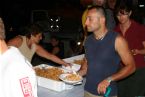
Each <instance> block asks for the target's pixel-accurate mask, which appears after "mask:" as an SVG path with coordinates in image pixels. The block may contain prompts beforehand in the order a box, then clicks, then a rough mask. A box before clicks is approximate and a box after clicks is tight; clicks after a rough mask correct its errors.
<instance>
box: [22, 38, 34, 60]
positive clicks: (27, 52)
mask: <svg viewBox="0 0 145 97" xmlns="http://www.w3.org/2000/svg"><path fill="white" fill-rule="evenodd" d="M22 38H23V42H22V44H21V46H20V47H19V50H20V51H21V53H22V54H23V55H24V56H25V57H26V58H27V59H28V61H29V62H31V60H32V57H33V55H34V53H35V52H36V45H35V44H32V46H31V48H29V47H28V45H27V42H26V36H22Z"/></svg>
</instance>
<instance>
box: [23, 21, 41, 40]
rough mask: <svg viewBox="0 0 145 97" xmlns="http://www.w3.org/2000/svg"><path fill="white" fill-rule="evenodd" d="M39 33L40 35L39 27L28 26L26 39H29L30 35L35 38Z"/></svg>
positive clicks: (36, 25) (34, 25)
mask: <svg viewBox="0 0 145 97" xmlns="http://www.w3.org/2000/svg"><path fill="white" fill-rule="evenodd" d="M39 33H42V30H41V27H40V26H39V25H38V24H35V23H34V24H31V25H30V26H28V29H27V34H26V37H27V38H31V35H34V36H36V35H37V34H39Z"/></svg>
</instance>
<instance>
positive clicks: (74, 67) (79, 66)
mask: <svg viewBox="0 0 145 97" xmlns="http://www.w3.org/2000/svg"><path fill="white" fill-rule="evenodd" d="M62 68H63V69H66V70H68V71H75V72H77V71H79V70H80V68H81V65H79V64H72V66H71V67H70V66H66V67H65V66H62Z"/></svg>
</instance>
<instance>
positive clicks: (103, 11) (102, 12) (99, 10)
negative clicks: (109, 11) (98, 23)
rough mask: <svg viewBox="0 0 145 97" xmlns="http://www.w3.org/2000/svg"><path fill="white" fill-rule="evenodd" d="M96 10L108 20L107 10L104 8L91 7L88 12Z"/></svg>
mask: <svg viewBox="0 0 145 97" xmlns="http://www.w3.org/2000/svg"><path fill="white" fill-rule="evenodd" d="M92 9H96V10H97V12H99V13H100V14H101V15H103V16H104V17H105V18H106V10H105V8H104V7H103V6H98V5H90V6H89V7H88V10H92Z"/></svg>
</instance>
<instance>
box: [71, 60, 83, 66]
mask: <svg viewBox="0 0 145 97" xmlns="http://www.w3.org/2000/svg"><path fill="white" fill-rule="evenodd" d="M73 63H75V64H79V65H82V64H83V59H81V60H74V62H73Z"/></svg>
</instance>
